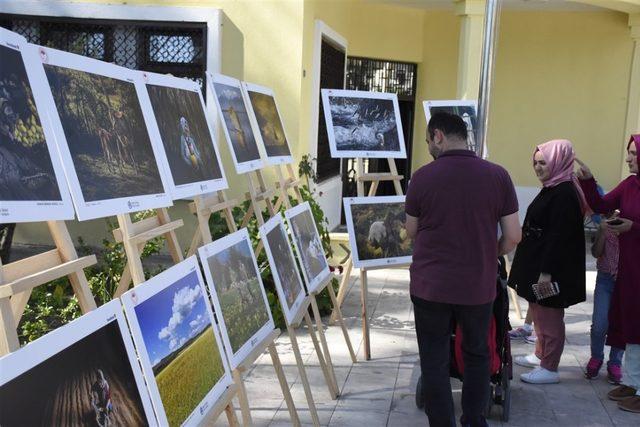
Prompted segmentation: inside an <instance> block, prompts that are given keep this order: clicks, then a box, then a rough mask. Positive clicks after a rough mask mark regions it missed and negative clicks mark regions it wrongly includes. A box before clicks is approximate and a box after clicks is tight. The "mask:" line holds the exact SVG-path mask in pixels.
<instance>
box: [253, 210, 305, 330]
mask: <svg viewBox="0 0 640 427" xmlns="http://www.w3.org/2000/svg"><path fill="white" fill-rule="evenodd" d="M278 227H280V229H281V230H282V232H283V233H284V236H285V237H286V239H287V246H288V247H289V254H290V256H291V259H292V260H293V265H294V266H295V268H296V276H297V278H298V283H299V284H300V291H301V292H300V293H299V294H298V297H297V298H296V300H295V301H294V302H293V304H292V305H291V307H289V305H288V304H287V297H286V295H285V293H284V289H283V288H282V281H281V280H280V272H279V271H278V267H277V265H276V262H275V257H274V256H273V252H272V251H271V247H270V246H269V239H268V238H267V235H268V234H269V233H271V231H273V230H274V229H276V228H278ZM260 238H261V240H262V243H263V245H264V249H265V251H266V252H267V258H268V259H269V265H270V266H271V275H272V276H273V281H274V282H275V284H276V290H277V291H278V298H279V299H280V305H281V306H282V310H283V312H284V316H285V318H286V319H287V323H289V324H290V323H291V322H292V321H293V320H294V319H295V317H296V315H297V314H298V312H299V311H300V307H302V303H303V301H304V300H305V298H306V297H307V295H306V291H305V288H304V283H303V282H302V277H301V276H300V271H299V270H298V267H297V266H296V258H295V255H294V254H293V250H292V249H291V244H290V243H289V235H288V234H287V230H286V229H285V228H284V221H282V215H280V214H279V213H278V214H277V215H275V216H274V217H272V218H271V219H270V220H269V221H267V222H266V223H265V224H264V225H262V226H261V227H260ZM305 310H306V308H305Z"/></svg>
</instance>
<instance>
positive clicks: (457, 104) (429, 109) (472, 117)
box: [422, 100, 478, 151]
mask: <svg viewBox="0 0 640 427" xmlns="http://www.w3.org/2000/svg"><path fill="white" fill-rule="evenodd" d="M422 105H423V107H424V114H425V115H426V117H427V124H428V123H429V120H431V116H432V115H433V114H434V113H437V112H445V113H450V114H456V115H458V116H460V117H462V120H464V122H465V123H466V124H467V132H468V136H467V146H468V148H469V150H471V151H476V141H477V140H478V101H463V100H450V101H423V103H422Z"/></svg>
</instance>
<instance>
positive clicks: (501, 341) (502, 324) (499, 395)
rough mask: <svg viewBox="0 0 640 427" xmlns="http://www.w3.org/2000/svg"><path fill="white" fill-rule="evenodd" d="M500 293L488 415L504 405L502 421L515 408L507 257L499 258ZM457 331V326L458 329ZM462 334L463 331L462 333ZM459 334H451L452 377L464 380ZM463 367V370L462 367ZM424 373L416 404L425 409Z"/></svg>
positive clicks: (495, 312) (491, 335) (492, 329)
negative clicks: (512, 393)
mask: <svg viewBox="0 0 640 427" xmlns="http://www.w3.org/2000/svg"><path fill="white" fill-rule="evenodd" d="M498 264H499V267H498V280H497V285H496V286H497V288H498V292H497V295H496V299H495V301H494V302H493V320H492V322H491V324H490V327H489V337H488V339H491V340H493V343H495V344H492V343H491V342H490V343H489V349H490V350H491V351H492V355H491V362H490V366H491V378H490V381H489V399H488V402H487V407H486V410H485V416H486V417H489V415H490V413H491V408H492V406H493V405H494V404H496V405H500V406H502V417H501V419H502V421H504V422H507V421H509V412H510V408H511V388H510V384H509V382H510V380H511V378H512V377H513V373H512V365H511V342H510V340H509V335H508V333H507V332H508V331H509V329H510V328H509V294H508V292H507V270H506V263H505V260H504V257H500V258H498ZM454 330H456V328H454ZM458 336H460V334H458ZM456 337H457V336H456V334H453V335H452V336H451V346H450V348H451V361H450V373H449V375H450V376H451V377H452V378H457V379H459V380H461V381H462V380H463V371H464V368H463V367H464V365H463V363H462V347H461V346H462V338H461V337H460V338H458V339H456ZM460 367H462V369H460ZM422 392H423V390H422V376H420V378H419V379H418V384H417V385H416V406H417V407H418V408H419V409H423V408H424V396H423V394H422Z"/></svg>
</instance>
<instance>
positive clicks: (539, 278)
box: [508, 139, 588, 384]
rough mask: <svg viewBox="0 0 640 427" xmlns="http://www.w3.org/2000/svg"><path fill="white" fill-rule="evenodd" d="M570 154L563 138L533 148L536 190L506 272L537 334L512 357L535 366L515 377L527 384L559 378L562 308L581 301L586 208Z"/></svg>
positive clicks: (517, 361)
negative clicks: (523, 352)
mask: <svg viewBox="0 0 640 427" xmlns="http://www.w3.org/2000/svg"><path fill="white" fill-rule="evenodd" d="M574 158H575V154H574V151H573V146H572V144H571V142H570V141H568V140H566V139H560V140H553V141H549V142H546V143H544V144H541V145H538V147H537V148H536V150H535V152H534V155H533V169H534V171H535V173H536V176H537V178H538V179H539V180H540V182H541V183H542V189H541V190H540V193H538V195H537V196H536V198H535V199H534V200H533V201H532V202H531V204H530V205H529V208H528V209H527V214H526V216H525V219H524V224H523V226H522V241H521V242H520V244H519V245H518V247H517V249H516V253H515V257H514V259H513V264H512V266H511V274H510V275H509V282H508V283H509V286H511V287H512V288H514V289H515V290H516V291H517V292H518V295H519V296H521V297H522V298H524V299H526V300H527V301H528V302H529V311H530V312H531V313H532V316H533V326H534V329H535V332H536V336H537V337H538V339H537V340H536V348H535V352H534V353H533V354H530V355H527V356H518V357H516V358H515V359H514V362H515V363H516V364H518V365H521V366H525V367H531V368H535V369H533V370H532V371H530V372H527V373H524V374H522V375H521V376H520V379H521V380H522V381H524V382H528V383H533V384H552V383H557V382H559V381H560V376H559V374H558V365H559V364H560V357H561V356H562V352H563V350H564V341H565V325H564V310H565V309H566V308H567V307H569V306H572V305H574V304H578V303H580V302H583V301H584V300H585V299H586V289H585V288H586V279H585V251H584V247H585V240H584V222H583V218H584V214H585V212H586V211H587V209H588V206H587V204H586V200H585V199H584V195H583V194H582V190H581V189H580V186H579V184H578V182H577V179H576V177H575V174H574V173H573V162H574ZM536 295H537V296H536Z"/></svg>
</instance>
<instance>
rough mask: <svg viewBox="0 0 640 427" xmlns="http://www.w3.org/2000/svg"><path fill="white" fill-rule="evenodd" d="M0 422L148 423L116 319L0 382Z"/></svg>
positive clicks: (9, 424) (21, 424)
mask: <svg viewBox="0 0 640 427" xmlns="http://www.w3.org/2000/svg"><path fill="white" fill-rule="evenodd" d="M23 350H24V351H28V348H25V349H23ZM21 351H22V350H21ZM134 360H135V358H134ZM137 369H139V368H137ZM0 425H1V426H3V427H12V426H15V427H24V426H54V425H56V426H91V427H93V426H146V425H149V424H148V422H147V418H146V416H145V412H144V407H143V404H142V400H141V397H140V394H139V392H138V387H137V385H136V381H135V377H134V374H133V371H132V368H131V365H130V364H129V357H128V354H127V351H126V347H125V345H124V342H123V338H122V335H121V333H120V328H119V327H118V322H117V320H113V321H111V322H109V323H107V324H106V325H105V326H103V327H101V328H100V329H98V330H96V331H95V332H93V333H91V334H89V335H87V336H85V337H84V338H82V339H79V340H78V341H77V342H75V343H74V344H72V345H70V346H69V347H67V348H65V349H64V350H62V351H60V352H58V353H57V354H55V355H53V356H51V357H50V358H48V359H47V360H45V361H43V362H42V363H40V364H38V365H36V366H34V367H32V368H31V369H29V370H27V371H26V372H24V373H23V374H21V375H19V376H17V377H16V378H14V379H12V380H11V381H9V382H7V383H5V384H2V385H0Z"/></svg>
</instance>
